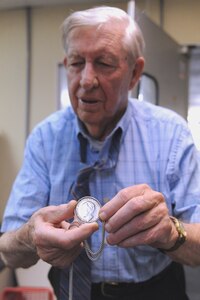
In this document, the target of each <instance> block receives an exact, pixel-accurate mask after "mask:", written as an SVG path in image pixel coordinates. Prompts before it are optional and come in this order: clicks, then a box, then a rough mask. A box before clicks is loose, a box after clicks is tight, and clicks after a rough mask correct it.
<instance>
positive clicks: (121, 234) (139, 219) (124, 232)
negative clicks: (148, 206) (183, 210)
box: [107, 206, 166, 245]
mask: <svg viewBox="0 0 200 300" xmlns="http://www.w3.org/2000/svg"><path fill="white" fill-rule="evenodd" d="M165 211H166V210H165V209H164V208H162V206H161V207H159V208H157V207H156V208H154V209H152V210H150V211H146V212H145V213H142V214H139V215H138V216H136V217H134V218H133V219H131V220H130V221H129V222H128V223H126V224H124V225H123V226H121V227H120V228H119V230H117V231H116V232H114V233H110V234H109V235H108V237H107V241H108V243H109V244H111V245H115V244H119V243H120V242H122V241H123V240H125V239H128V238H130V237H133V236H134V235H137V234H138V233H140V232H143V231H145V230H147V229H149V228H153V227H154V226H156V225H157V224H158V223H159V222H161V221H162V219H163V216H164V213H165Z"/></svg>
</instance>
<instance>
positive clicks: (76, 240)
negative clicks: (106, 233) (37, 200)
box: [28, 200, 98, 268]
mask: <svg viewBox="0 0 200 300" xmlns="http://www.w3.org/2000/svg"><path fill="white" fill-rule="evenodd" d="M75 206H76V201H74V200H72V201H71V202H70V203H68V204H63V205H59V206H49V207H45V208H42V209H40V210H38V211H37V212H36V213H35V214H33V216H32V217H31V219H30V220H29V222H28V226H29V235H30V241H31V243H32V245H33V246H34V247H35V248H36V251H37V254H38V256H39V257H40V258H41V259H42V260H44V261H46V262H47V263H49V264H51V265H53V266H57V267H60V268H64V267H65V266H69V265H70V264H71V262H72V261H73V260H74V259H75V258H76V257H77V256H78V255H79V253H80V252H81V250H82V247H83V243H82V242H83V241H84V240H85V239H87V238H88V237H89V236H90V235H91V234H92V233H93V232H94V231H96V230H97V229H98V224H97V223H90V224H82V225H81V226H80V227H72V228H71V229H70V228H69V227H70V223H68V222H66V220H69V219H70V218H72V217H73V215H74V208H75Z"/></svg>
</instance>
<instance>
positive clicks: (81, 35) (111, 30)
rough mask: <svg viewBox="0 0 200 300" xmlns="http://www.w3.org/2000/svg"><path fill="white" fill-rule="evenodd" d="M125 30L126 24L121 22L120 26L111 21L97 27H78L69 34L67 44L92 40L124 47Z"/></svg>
mask: <svg viewBox="0 0 200 300" xmlns="http://www.w3.org/2000/svg"><path fill="white" fill-rule="evenodd" d="M125 30H126V26H125V24H122V23H121V22H120V24H119V23H113V22H111V21H110V22H107V23H103V24H99V25H95V26H88V25H87V26H77V27H74V28H72V29H71V30H70V32H69V33H68V36H67V40H66V43H67V45H68V46H69V45H70V44H71V43H73V42H74V41H76V40H81V41H84V40H85V42H86V43H88V42H89V41H90V40H91V41H92V42H96V43H100V41H102V43H108V44H110V43H116V44H120V45H121V46H123V40H124V37H125ZM68 46H67V47H68ZM113 46H114V45H113ZM116 46H117V45H116Z"/></svg>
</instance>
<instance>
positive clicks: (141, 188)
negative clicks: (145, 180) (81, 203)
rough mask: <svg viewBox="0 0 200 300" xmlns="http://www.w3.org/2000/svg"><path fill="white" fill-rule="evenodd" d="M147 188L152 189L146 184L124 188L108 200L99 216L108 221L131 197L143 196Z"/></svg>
mask: <svg viewBox="0 0 200 300" xmlns="http://www.w3.org/2000/svg"><path fill="white" fill-rule="evenodd" d="M146 190H150V188H149V186H148V185H146V184H140V185H135V186H131V187H127V188H125V189H122V190H121V191H119V192H118V193H117V195H116V196H115V197H114V198H112V200H110V201H109V202H107V203H106V204H105V205H104V206H103V207H102V208H101V209H100V213H99V218H100V219H101V220H102V221H107V220H108V219H109V218H110V217H111V216H112V215H113V214H115V213H116V212H117V211H118V210H119V209H120V208H121V207H122V206H124V205H125V204H126V203H127V202H128V201H129V200H130V199H132V198H137V197H139V196H143V195H144V193H145V191H146Z"/></svg>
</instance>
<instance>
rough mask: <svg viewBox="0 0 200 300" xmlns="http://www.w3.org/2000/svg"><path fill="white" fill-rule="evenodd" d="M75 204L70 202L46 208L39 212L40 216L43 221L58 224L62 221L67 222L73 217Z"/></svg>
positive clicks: (73, 201)
mask: <svg viewBox="0 0 200 300" xmlns="http://www.w3.org/2000/svg"><path fill="white" fill-rule="evenodd" d="M76 203H77V201H75V200H72V201H70V202H69V203H67V204H61V205H58V206H48V207H45V208H42V209H41V210H40V215H41V216H42V218H43V220H44V221H46V222H50V223H53V224H58V223H60V222H62V221H65V220H69V219H71V218H72V217H73V216H74V209H75V207H76Z"/></svg>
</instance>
